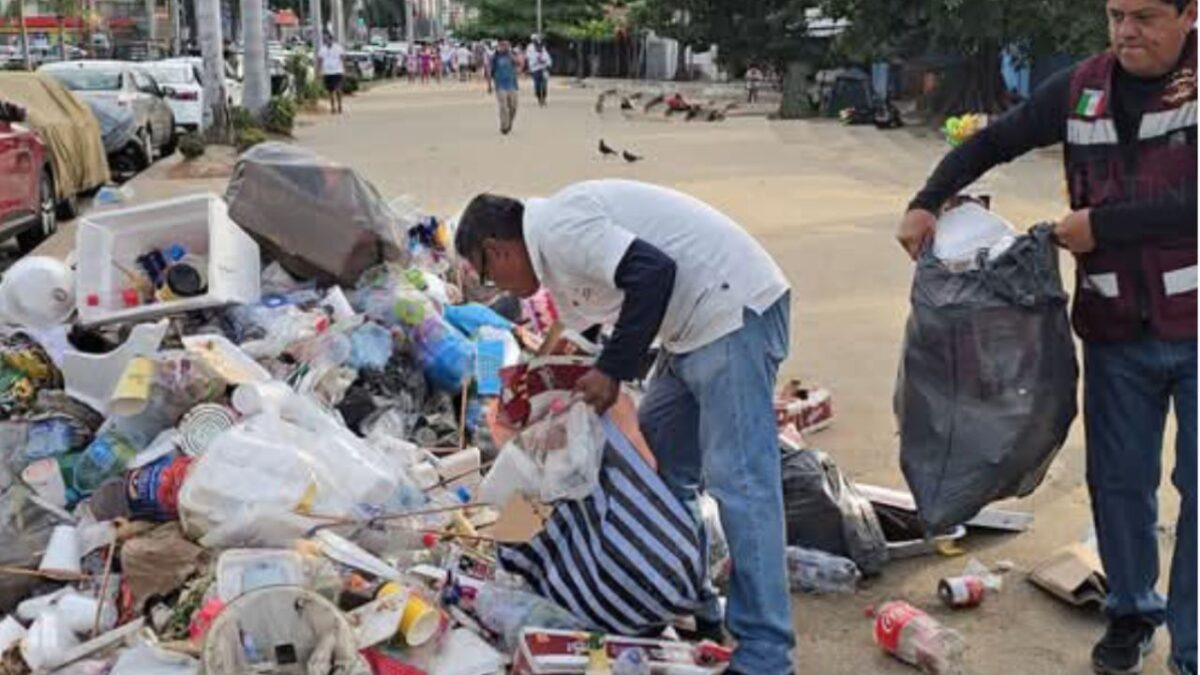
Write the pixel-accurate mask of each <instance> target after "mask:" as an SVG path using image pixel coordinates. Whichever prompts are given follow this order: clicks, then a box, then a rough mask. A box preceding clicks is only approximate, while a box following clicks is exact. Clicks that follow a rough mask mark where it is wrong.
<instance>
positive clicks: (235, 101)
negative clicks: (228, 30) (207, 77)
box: [158, 56, 242, 108]
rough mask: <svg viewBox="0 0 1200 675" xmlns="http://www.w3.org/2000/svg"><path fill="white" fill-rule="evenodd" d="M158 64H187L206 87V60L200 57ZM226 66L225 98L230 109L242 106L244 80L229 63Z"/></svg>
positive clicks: (164, 60) (168, 60) (181, 57)
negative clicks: (194, 70)
mask: <svg viewBox="0 0 1200 675" xmlns="http://www.w3.org/2000/svg"><path fill="white" fill-rule="evenodd" d="M158 63H186V64H188V65H190V66H192V67H193V68H195V69H196V73H197V74H198V77H197V79H196V82H197V83H199V84H200V87H201V89H203V87H204V59H202V58H200V57H199V56H176V57H174V58H170V59H163V60H162V61H159V62H158ZM224 64H225V97H226V99H227V100H226V101H225V102H226V103H227V104H228V105H229V107H231V108H232V107H233V106H235V105H241V104H242V79H241V78H240V77H238V74H237V70H235V69H234V67H233V66H231V65H229V62H228V61H225V62H224Z"/></svg>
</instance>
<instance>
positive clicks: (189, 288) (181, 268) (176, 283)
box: [167, 264, 208, 298]
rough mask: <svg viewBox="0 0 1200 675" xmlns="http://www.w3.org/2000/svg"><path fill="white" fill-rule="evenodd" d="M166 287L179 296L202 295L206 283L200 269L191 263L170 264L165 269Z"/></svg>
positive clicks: (206, 285) (206, 286) (205, 288)
mask: <svg viewBox="0 0 1200 675" xmlns="http://www.w3.org/2000/svg"><path fill="white" fill-rule="evenodd" d="M167 288H169V289H171V293H173V294H175V295H176V296H178V297H181V298H191V297H195V296H197V295H204V292H205V291H206V290H208V284H207V283H206V282H205V280H204V276H203V275H201V274H200V271H199V270H197V269H196V268H195V267H192V266H191V265H187V264H183V265H172V266H171V267H169V268H168V269H167Z"/></svg>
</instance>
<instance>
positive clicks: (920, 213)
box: [896, 209, 937, 260]
mask: <svg viewBox="0 0 1200 675" xmlns="http://www.w3.org/2000/svg"><path fill="white" fill-rule="evenodd" d="M935 227H937V216H935V215H934V214H933V213H932V212H931V211H926V210H925V209H912V210H910V211H909V212H908V213H905V214H904V219H903V220H901V221H900V227H899V228H897V229H896V241H898V242H900V245H901V246H903V247H904V250H905V251H908V257H910V258H912V259H913V260H916V259H917V256H918V255H920V253H921V249H922V248H924V247H925V244H926V243H928V242H929V240H930V239H931V238H932V237H933V230H934V228H935Z"/></svg>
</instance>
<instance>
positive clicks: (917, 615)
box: [875, 600, 966, 675]
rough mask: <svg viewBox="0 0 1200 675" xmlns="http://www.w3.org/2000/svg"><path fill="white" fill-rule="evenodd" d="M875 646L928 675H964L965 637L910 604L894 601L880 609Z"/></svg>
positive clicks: (877, 617) (876, 622)
mask: <svg viewBox="0 0 1200 675" xmlns="http://www.w3.org/2000/svg"><path fill="white" fill-rule="evenodd" d="M875 644H877V645H879V646H880V647H881V648H883V650H884V651H886V652H887V653H889V654H891V655H892V656H895V657H896V658H898V659H900V660H901V661H903V662H905V663H908V664H911V665H914V666H916V667H918V668H920V669H921V672H923V673H925V675H962V672H963V652H964V651H965V650H966V642H965V641H964V640H963V637H962V635H961V634H959V633H958V631H956V630H953V629H950V628H947V627H945V626H943V625H942V624H941V623H939V622H938V621H937V620H936V619H934V618H933V617H931V616H929V615H928V614H926V613H925V612H923V611H921V610H919V609H917V608H916V607H913V606H912V605H910V604H908V603H907V602H903V601H900V600H893V601H892V602H888V603H885V604H884V605H883V606H881V607H880V608H879V609H878V611H877V612H876V614H875Z"/></svg>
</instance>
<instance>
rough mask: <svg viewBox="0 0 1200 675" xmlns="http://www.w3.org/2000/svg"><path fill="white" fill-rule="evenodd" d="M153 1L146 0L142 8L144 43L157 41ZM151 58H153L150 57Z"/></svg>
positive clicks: (156, 23) (156, 24)
mask: <svg viewBox="0 0 1200 675" xmlns="http://www.w3.org/2000/svg"><path fill="white" fill-rule="evenodd" d="M155 4H156V3H155V1H154V0H146V1H145V2H144V3H143V7H144V9H145V11H146V42H154V41H155V40H157V39H158V22H157V21H155V20H154V5H155ZM150 58H153V57H150Z"/></svg>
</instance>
